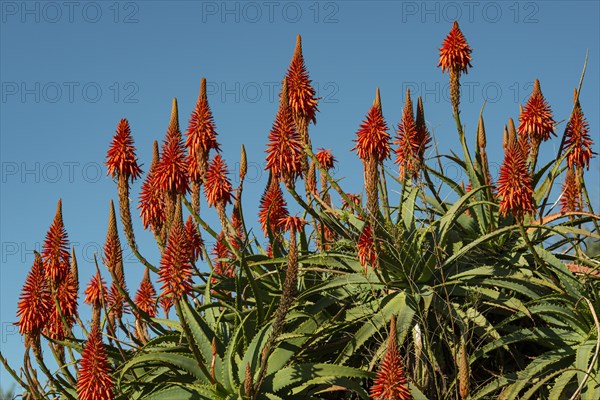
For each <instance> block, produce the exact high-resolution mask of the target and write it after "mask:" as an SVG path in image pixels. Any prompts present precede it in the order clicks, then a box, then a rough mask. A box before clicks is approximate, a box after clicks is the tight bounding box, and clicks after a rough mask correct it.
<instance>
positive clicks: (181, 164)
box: [156, 100, 189, 194]
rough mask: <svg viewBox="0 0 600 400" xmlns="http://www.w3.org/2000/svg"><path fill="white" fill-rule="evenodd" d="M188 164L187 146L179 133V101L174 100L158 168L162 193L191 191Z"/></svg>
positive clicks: (158, 178)
mask: <svg viewBox="0 0 600 400" xmlns="http://www.w3.org/2000/svg"><path fill="white" fill-rule="evenodd" d="M187 162H188V160H187V156H186V153H185V146H184V145H183V140H182V138H181V132H180V131H179V121H178V117H177V101H176V100H173V109H172V111H171V121H170V123H169V127H168V128H167V134H166V135H165V140H164V142H163V146H162V151H161V156H160V161H159V162H158V165H157V168H156V169H157V175H156V176H157V180H158V185H159V187H160V189H161V190H162V191H164V192H168V193H172V194H185V193H187V192H188V191H189V183H188V164H187Z"/></svg>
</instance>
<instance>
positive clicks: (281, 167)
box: [265, 79, 304, 182]
mask: <svg viewBox="0 0 600 400" xmlns="http://www.w3.org/2000/svg"><path fill="white" fill-rule="evenodd" d="M287 93H288V90H287V79H284V80H283V83H282V93H281V98H280V103H279V110H278V111H277V116H276V117H275V122H274V123H273V127H272V128H271V132H269V143H268V144H267V150H265V152H266V153H267V167H266V168H265V169H268V170H270V171H271V173H272V174H273V176H274V177H275V178H276V179H284V180H286V181H290V182H291V181H294V180H295V179H296V178H298V177H302V157H304V146H303V144H302V139H301V137H300V134H299V133H298V131H297V129H296V125H295V124H294V119H293V118H292V112H291V109H290V106H289V105H288V103H287V101H288V100H287V98H288V95H287Z"/></svg>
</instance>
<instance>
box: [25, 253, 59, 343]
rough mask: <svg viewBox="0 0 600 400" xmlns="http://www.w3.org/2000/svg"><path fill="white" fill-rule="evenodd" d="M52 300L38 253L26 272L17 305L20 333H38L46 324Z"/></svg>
mask: <svg viewBox="0 0 600 400" xmlns="http://www.w3.org/2000/svg"><path fill="white" fill-rule="evenodd" d="M53 304H54V301H53V300H52V297H51V295H50V288H49V287H48V281H47V280H46V276H45V273H44V264H43V262H42V258H41V257H40V255H39V254H38V253H36V255H35V261H34V262H33V266H32V267H31V271H30V272H29V274H27V278H26V279H25V284H24V285H23V289H22V291H21V297H20V298H19V304H18V305H17V317H18V318H19V321H18V322H17V323H16V325H18V326H19V333H20V334H22V335H23V334H26V333H28V334H39V333H40V332H41V330H42V328H43V327H44V325H46V321H48V317H49V316H50V312H51V311H52V308H53Z"/></svg>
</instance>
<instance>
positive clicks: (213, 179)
mask: <svg viewBox="0 0 600 400" xmlns="http://www.w3.org/2000/svg"><path fill="white" fill-rule="evenodd" d="M231 189H232V188H231V182H230V181H229V178H227V165H226V164H225V161H223V159H222V158H221V155H220V154H217V155H216V156H215V157H214V158H213V160H212V161H211V163H210V165H209V166H208V170H207V171H206V182H205V185H204V195H205V196H206V200H207V202H208V206H209V207H214V206H217V205H218V204H219V203H220V204H227V203H231Z"/></svg>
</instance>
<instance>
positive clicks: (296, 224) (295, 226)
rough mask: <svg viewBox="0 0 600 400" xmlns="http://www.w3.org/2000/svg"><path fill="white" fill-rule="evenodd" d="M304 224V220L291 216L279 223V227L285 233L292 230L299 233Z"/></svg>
mask: <svg viewBox="0 0 600 400" xmlns="http://www.w3.org/2000/svg"><path fill="white" fill-rule="evenodd" d="M306 223H307V222H306V220H304V219H302V218H300V217H297V216H293V215H290V216H287V217H285V218H283V219H281V221H279V225H281V227H282V228H283V230H284V231H286V232H291V231H292V230H294V231H295V232H299V231H300V230H302V227H303V226H304V225H306Z"/></svg>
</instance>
